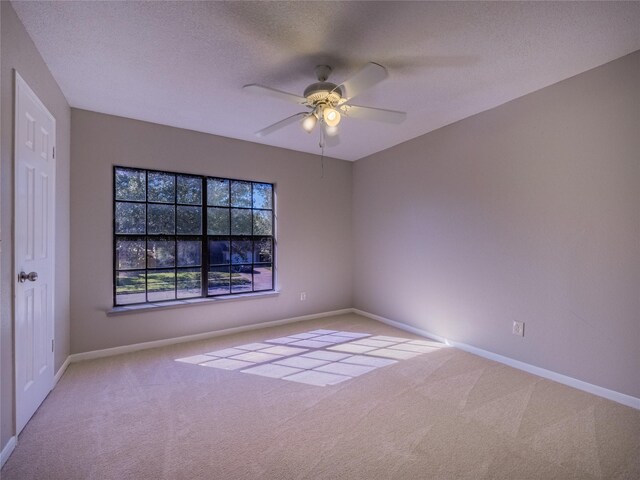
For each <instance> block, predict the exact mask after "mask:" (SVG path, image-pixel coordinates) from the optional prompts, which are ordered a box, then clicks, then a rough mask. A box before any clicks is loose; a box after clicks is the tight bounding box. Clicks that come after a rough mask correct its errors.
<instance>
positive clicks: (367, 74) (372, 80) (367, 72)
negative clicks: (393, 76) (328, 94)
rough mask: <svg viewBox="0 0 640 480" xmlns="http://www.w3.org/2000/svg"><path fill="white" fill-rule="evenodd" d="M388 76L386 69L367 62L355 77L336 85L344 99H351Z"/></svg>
mask: <svg viewBox="0 0 640 480" xmlns="http://www.w3.org/2000/svg"><path fill="white" fill-rule="evenodd" d="M388 76H389V74H388V73H387V69H386V68H384V67H383V66H382V65H378V64H377V63H373V62H369V63H367V64H366V65H365V66H364V67H362V68H361V69H360V71H358V72H357V73H356V74H355V75H353V76H352V77H351V78H349V79H348V80H346V81H344V82H342V83H341V84H340V85H338V86H339V87H340V88H341V89H342V93H343V94H344V96H345V97H346V98H349V99H351V98H353V97H355V96H356V95H360V94H361V93H362V92H364V91H365V90H367V89H369V88H371V87H373V86H374V85H377V84H378V83H380V82H381V81H383V80H384V79H385V78H387V77H388Z"/></svg>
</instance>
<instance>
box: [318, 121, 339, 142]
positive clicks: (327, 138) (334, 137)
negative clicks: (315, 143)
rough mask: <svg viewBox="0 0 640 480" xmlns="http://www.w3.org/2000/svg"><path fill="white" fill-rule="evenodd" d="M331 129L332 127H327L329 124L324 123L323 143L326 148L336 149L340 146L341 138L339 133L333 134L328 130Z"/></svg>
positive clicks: (334, 132)
mask: <svg viewBox="0 0 640 480" xmlns="http://www.w3.org/2000/svg"><path fill="white" fill-rule="evenodd" d="M329 128H331V127H327V124H326V123H324V122H322V141H324V145H325V146H326V147H336V146H338V145H339V144H340V136H339V135H338V133H337V131H333V132H332V131H330V130H328V129H329ZM333 128H335V127H333Z"/></svg>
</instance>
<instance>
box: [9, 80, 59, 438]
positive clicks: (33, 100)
mask: <svg viewBox="0 0 640 480" xmlns="http://www.w3.org/2000/svg"><path fill="white" fill-rule="evenodd" d="M15 78H16V82H15V87H16V97H15V102H16V103H15V192H14V213H15V217H14V218H15V247H14V249H15V277H14V280H15V282H16V283H15V300H14V301H15V310H14V311H15V355H16V357H15V360H16V364H15V367H16V429H17V433H20V431H21V430H22V429H23V428H24V426H25V425H26V424H27V422H28V421H29V419H30V418H31V416H32V415H33V414H34V413H35V411H36V410H37V409H38V407H39V406H40V404H41V403H42V401H43V400H44V399H45V397H46V396H47V395H48V394H49V392H50V391H51V389H52V388H53V376H54V373H53V368H54V367H53V286H54V249H53V241H54V231H55V230H54V212H55V188H54V187H55V158H54V156H55V141H56V131H55V129H56V122H55V119H54V118H53V116H52V115H51V114H50V113H49V111H48V110H47V109H46V108H45V106H44V105H43V104H42V102H41V101H40V100H39V99H38V97H37V96H36V95H35V93H33V91H32V90H31V89H30V88H29V86H28V85H27V84H26V82H25V81H24V80H23V79H22V77H20V75H19V74H18V72H16V76H15Z"/></svg>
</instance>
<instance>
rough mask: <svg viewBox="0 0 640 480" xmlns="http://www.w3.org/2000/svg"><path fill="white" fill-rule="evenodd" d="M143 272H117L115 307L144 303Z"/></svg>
mask: <svg viewBox="0 0 640 480" xmlns="http://www.w3.org/2000/svg"><path fill="white" fill-rule="evenodd" d="M144 279H145V275H144V270H142V271H137V272H118V274H117V276H116V305H128V304H130V303H143V302H146V301H147V299H146V295H145V281H144Z"/></svg>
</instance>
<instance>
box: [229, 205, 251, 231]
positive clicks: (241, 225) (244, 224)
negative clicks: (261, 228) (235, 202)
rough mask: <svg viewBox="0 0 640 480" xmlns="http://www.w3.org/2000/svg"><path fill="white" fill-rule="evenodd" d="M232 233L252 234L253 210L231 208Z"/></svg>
mask: <svg viewBox="0 0 640 480" xmlns="http://www.w3.org/2000/svg"><path fill="white" fill-rule="evenodd" d="M231 235H251V210H240V209H237V208H232V209H231Z"/></svg>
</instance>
